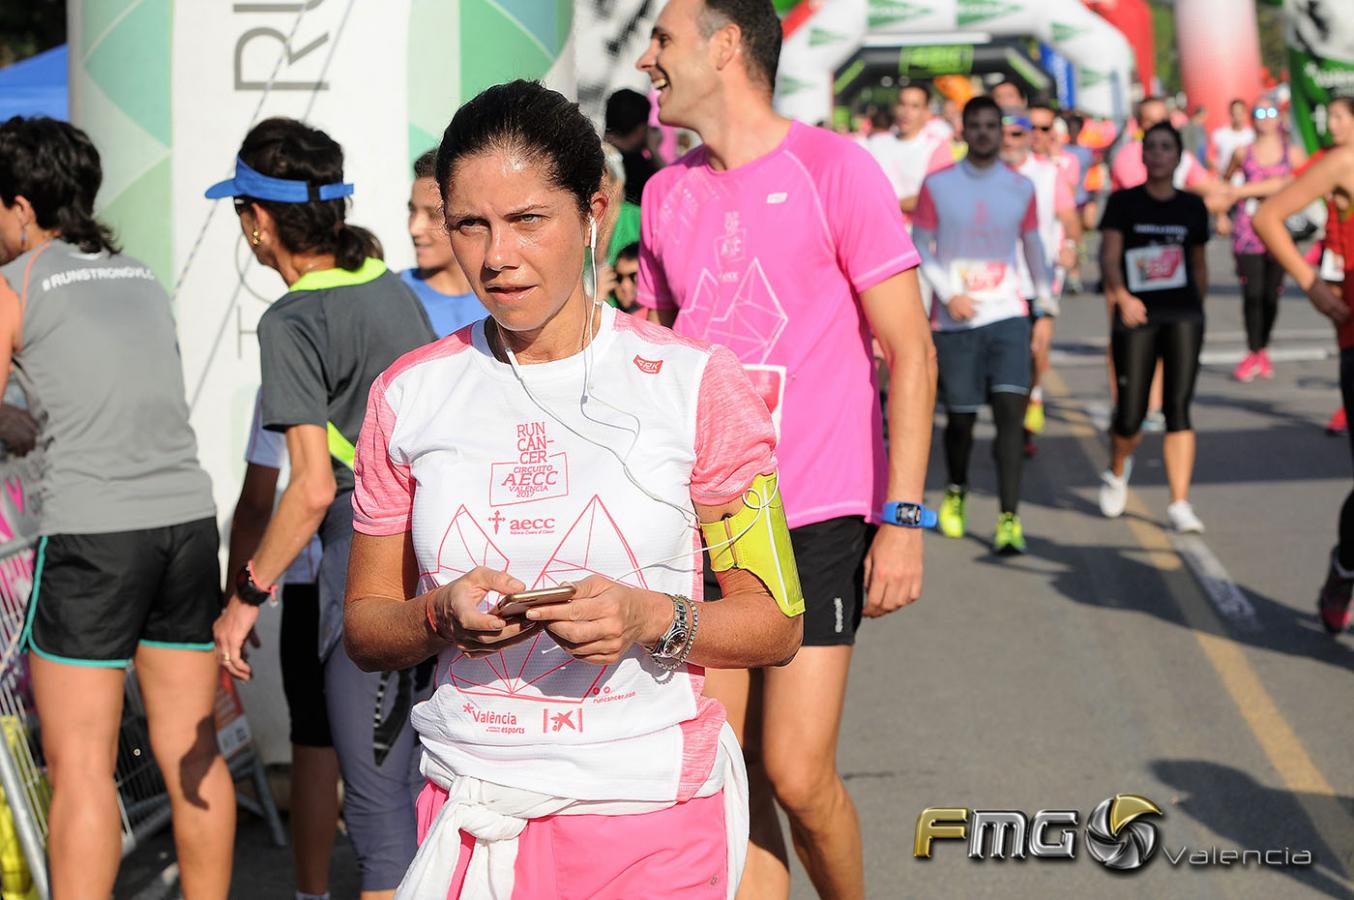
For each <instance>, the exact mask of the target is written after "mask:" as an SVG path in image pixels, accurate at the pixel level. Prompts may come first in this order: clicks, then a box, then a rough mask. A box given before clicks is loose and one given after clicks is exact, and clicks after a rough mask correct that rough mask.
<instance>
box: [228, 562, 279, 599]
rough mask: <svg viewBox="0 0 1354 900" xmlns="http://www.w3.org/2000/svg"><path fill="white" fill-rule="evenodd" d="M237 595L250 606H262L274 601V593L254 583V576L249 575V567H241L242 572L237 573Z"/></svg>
mask: <svg viewBox="0 0 1354 900" xmlns="http://www.w3.org/2000/svg"><path fill="white" fill-rule="evenodd" d="M235 593H236V594H238V595H239V597H240V599H241V600H242V601H244V602H245V603H248V604H249V605H250V606H262V605H263V604H265V603H267V602H268V601H269V600H271V599H273V592H272V591H265V590H264V589H263V588H261V587H259V586H258V585H257V584H255V583H254V576H252V575H250V574H249V566H248V565H243V566H240V571H238V572H236V573H235Z"/></svg>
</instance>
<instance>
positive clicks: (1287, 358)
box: [1049, 341, 1338, 369]
mask: <svg viewBox="0 0 1354 900" xmlns="http://www.w3.org/2000/svg"><path fill="white" fill-rule="evenodd" d="M1210 343H1211V341H1210ZM1075 346H1078V345H1076V344H1064V345H1062V346H1061V347H1059V346H1055V347H1054V348H1053V350H1051V351H1050V352H1049V362H1050V363H1052V364H1053V365H1055V366H1060V367H1064V368H1083V367H1096V368H1101V369H1103V368H1105V355H1104V353H1103V352H1101V350H1097V349H1095V348H1094V347H1091V345H1089V344H1082V345H1080V346H1083V347H1087V348H1089V349H1088V350H1082V351H1080V352H1078V351H1076V350H1073V349H1070V348H1071V347H1075ZM1101 349H1103V348H1101ZM1337 352H1338V351H1337V350H1336V349H1335V345H1334V344H1330V345H1326V344H1321V345H1318V346H1311V345H1307V346H1296V347H1270V348H1269V358H1270V360H1271V361H1272V362H1276V363H1279V362H1319V361H1321V360H1324V359H1333V358H1334V357H1335V355H1336V353H1337ZM1245 356H1246V350H1245V349H1244V348H1240V347H1238V348H1236V349H1226V350H1223V349H1208V350H1204V352H1203V353H1200V354H1199V362H1200V363H1202V364H1203V365H1205V366H1231V365H1235V364H1236V363H1239V362H1241V360H1242V359H1244V358H1245Z"/></svg>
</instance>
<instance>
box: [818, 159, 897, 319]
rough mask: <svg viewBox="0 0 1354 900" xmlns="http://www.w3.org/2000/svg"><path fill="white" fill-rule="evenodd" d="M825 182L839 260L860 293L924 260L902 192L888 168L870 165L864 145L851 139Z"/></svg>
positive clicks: (829, 221) (822, 190)
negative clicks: (901, 201) (906, 216)
mask: <svg viewBox="0 0 1354 900" xmlns="http://www.w3.org/2000/svg"><path fill="white" fill-rule="evenodd" d="M847 150H848V151H849V152H843V153H841V154H839V155H838V157H837V158H836V160H834V162H835V163H836V164H835V165H834V166H832V168H831V170H830V171H829V173H828V177H827V179H826V180H825V183H824V184H823V185H822V186H821V187H820V190H819V196H820V197H821V198H822V202H823V205H824V207H825V211H826V213H827V224H828V230H829V231H830V233H831V235H832V239H833V242H834V243H835V244H836V247H837V265H838V266H839V267H840V268H841V270H842V272H843V273H844V274H845V275H846V279H847V280H848V281H850V282H851V286H852V287H853V288H855V290H856V293H857V294H862V293H864V292H865V291H867V290H869V289H870V288H872V287H874V286H875V285H876V284H879V283H880V282H881V281H885V280H887V279H889V278H892V277H893V276H894V275H897V274H898V273H899V272H903V271H906V270H907V269H914V268H916V267H917V266H918V265H920V264H921V257H919V256H918V255H917V248H916V247H914V246H912V238H911V237H909V236H908V233H907V226H906V225H904V224H903V212H902V210H901V209H899V208H898V195H897V194H896V193H895V192H894V190H893V185H891V184H889V180H888V177H887V176H886V175H885V174H884V170H883V169H881V168H879V166H878V165H870V164H868V163H867V162H866V160H869V159H872V157H871V156H870V154H869V153H868V152H866V151H865V149H864V148H862V147H860V146H858V145H855V144H850V145H848V147H847Z"/></svg>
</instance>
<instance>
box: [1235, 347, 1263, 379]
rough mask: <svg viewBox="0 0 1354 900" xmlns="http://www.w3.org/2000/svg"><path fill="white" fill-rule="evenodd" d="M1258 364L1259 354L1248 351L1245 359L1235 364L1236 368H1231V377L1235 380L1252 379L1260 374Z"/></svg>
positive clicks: (1259, 364)
mask: <svg viewBox="0 0 1354 900" xmlns="http://www.w3.org/2000/svg"><path fill="white" fill-rule="evenodd" d="M1260 366H1261V363H1260V354H1258V353H1248V354H1246V358H1245V359H1243V360H1242V361H1241V362H1239V363H1237V364H1236V368H1235V369H1233V370H1232V377H1233V378H1235V379H1236V380H1237V381H1243V382H1249V381H1254V380H1255V377H1256V376H1257V375H1259V374H1260Z"/></svg>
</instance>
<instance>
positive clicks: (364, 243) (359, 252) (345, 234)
mask: <svg viewBox="0 0 1354 900" xmlns="http://www.w3.org/2000/svg"><path fill="white" fill-rule="evenodd" d="M373 257H374V258H376V259H384V258H385V248H384V247H382V246H381V241H380V239H378V238H377V237H376V235H374V234H372V233H371V232H370V231H368V230H367V229H365V228H363V227H362V226H360V225H349V224H347V223H346V222H345V223H344V224H343V225H342V226H340V228H339V231H338V240H337V242H336V245H335V249H334V264H335V265H337V266H338V267H339V268H340V269H347V270H348V271H350V272H355V271H357V270H358V269H360V268H362V263H364V262H366V261H367V260H368V259H370V258H373Z"/></svg>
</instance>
